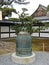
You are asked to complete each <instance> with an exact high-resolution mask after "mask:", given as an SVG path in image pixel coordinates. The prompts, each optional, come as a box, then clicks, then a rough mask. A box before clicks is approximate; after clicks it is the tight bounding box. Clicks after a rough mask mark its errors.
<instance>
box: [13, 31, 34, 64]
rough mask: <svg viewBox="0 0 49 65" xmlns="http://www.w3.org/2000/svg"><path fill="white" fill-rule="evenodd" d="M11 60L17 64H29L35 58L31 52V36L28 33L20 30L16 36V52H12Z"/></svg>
mask: <svg viewBox="0 0 49 65" xmlns="http://www.w3.org/2000/svg"><path fill="white" fill-rule="evenodd" d="M12 60H13V61H14V62H16V63H17V64H30V63H32V62H34V60H35V53H32V37H31V36H30V34H29V33H27V32H23V31H21V32H20V33H19V34H18V35H17V37H16V52H15V53H13V54H12Z"/></svg>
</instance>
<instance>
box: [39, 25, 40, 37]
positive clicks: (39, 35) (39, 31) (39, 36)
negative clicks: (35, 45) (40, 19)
mask: <svg viewBox="0 0 49 65" xmlns="http://www.w3.org/2000/svg"><path fill="white" fill-rule="evenodd" d="M39 37H40V25H39Z"/></svg>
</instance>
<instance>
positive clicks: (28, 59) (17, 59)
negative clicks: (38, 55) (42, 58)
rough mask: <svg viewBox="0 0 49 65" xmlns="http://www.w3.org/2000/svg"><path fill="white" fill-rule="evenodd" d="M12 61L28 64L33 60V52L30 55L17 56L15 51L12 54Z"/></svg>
mask: <svg viewBox="0 0 49 65" xmlns="http://www.w3.org/2000/svg"><path fill="white" fill-rule="evenodd" d="M12 61H13V62H15V63H17V64H30V63H33V62H34V61H35V53H32V55H31V56H27V57H20V56H17V55H16V53H13V54H12Z"/></svg>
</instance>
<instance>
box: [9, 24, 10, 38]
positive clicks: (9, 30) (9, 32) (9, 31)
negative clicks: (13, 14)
mask: <svg viewBox="0 0 49 65" xmlns="http://www.w3.org/2000/svg"><path fill="white" fill-rule="evenodd" d="M9 38H10V25H9Z"/></svg>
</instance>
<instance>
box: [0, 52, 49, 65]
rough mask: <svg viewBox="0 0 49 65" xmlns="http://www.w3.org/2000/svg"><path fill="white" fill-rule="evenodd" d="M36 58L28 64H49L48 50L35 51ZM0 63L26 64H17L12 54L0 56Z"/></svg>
mask: <svg viewBox="0 0 49 65" xmlns="http://www.w3.org/2000/svg"><path fill="white" fill-rule="evenodd" d="M35 54H36V60H35V61H34V62H33V63H32V64H28V65H49V53H48V52H35ZM0 65H24V64H16V63H14V62H13V61H12V59H11V54H7V55H1V56H0Z"/></svg>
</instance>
